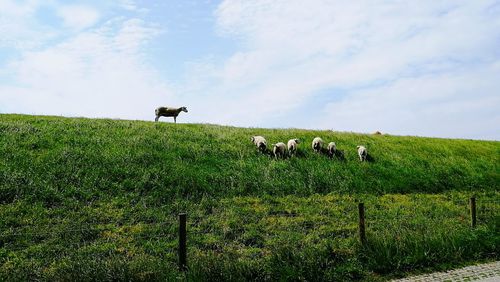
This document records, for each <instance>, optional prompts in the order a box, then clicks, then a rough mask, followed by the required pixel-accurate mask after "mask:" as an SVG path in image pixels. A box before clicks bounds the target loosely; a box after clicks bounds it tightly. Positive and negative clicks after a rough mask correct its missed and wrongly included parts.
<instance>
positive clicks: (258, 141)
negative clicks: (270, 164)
mask: <svg viewBox="0 0 500 282" xmlns="http://www.w3.org/2000/svg"><path fill="white" fill-rule="evenodd" d="M250 140H251V141H252V143H253V144H255V146H257V148H258V149H259V150H260V151H262V152H264V151H265V150H266V148H267V141H266V139H265V138H264V137H262V136H252V138H250Z"/></svg>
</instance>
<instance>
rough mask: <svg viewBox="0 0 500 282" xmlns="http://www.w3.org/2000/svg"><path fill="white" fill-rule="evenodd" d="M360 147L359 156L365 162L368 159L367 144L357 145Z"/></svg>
mask: <svg viewBox="0 0 500 282" xmlns="http://www.w3.org/2000/svg"><path fill="white" fill-rule="evenodd" d="M357 148H358V156H359V160H360V161H362V162H364V161H366V156H367V155H368V151H367V150H366V147H365V146H357Z"/></svg>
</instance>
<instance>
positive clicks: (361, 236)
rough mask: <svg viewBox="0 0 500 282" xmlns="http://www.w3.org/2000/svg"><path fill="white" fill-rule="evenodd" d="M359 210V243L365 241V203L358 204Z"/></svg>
mask: <svg viewBox="0 0 500 282" xmlns="http://www.w3.org/2000/svg"><path fill="white" fill-rule="evenodd" d="M358 211H359V239H360V240H361V244H363V245H364V244H365V243H366V233H365V204H364V203H359V204H358Z"/></svg>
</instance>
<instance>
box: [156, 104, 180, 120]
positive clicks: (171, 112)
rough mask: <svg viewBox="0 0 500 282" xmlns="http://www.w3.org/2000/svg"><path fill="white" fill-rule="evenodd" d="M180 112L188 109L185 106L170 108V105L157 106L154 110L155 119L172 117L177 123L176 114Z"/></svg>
mask: <svg viewBox="0 0 500 282" xmlns="http://www.w3.org/2000/svg"><path fill="white" fill-rule="evenodd" d="M180 112H185V113H187V112H188V110H187V108H186V107H180V108H170V107H158V108H156V110H155V114H156V118H155V121H158V119H159V118H160V117H174V122H175V123H177V116H178V115H179V114H180Z"/></svg>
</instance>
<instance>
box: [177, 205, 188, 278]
mask: <svg viewBox="0 0 500 282" xmlns="http://www.w3.org/2000/svg"><path fill="white" fill-rule="evenodd" d="M186 258H187V248H186V213H180V214H179V269H180V270H181V271H186V270H187V260H186Z"/></svg>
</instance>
